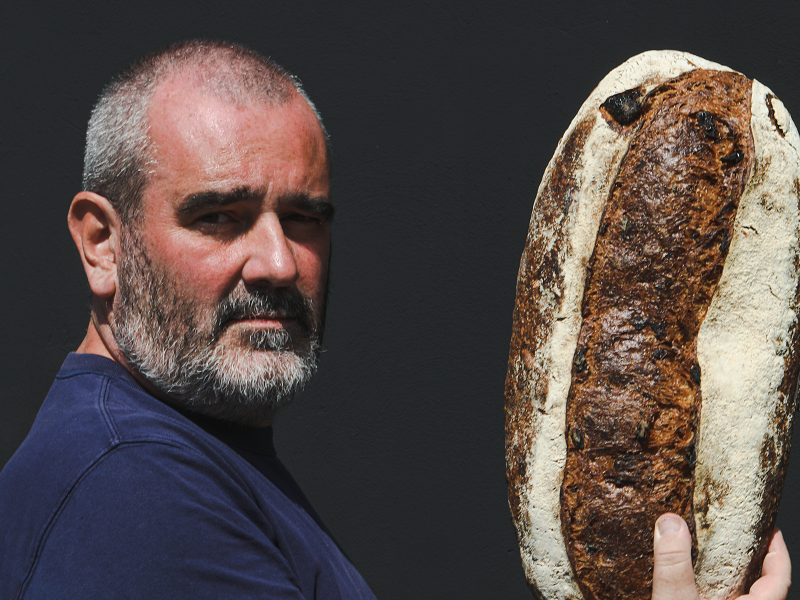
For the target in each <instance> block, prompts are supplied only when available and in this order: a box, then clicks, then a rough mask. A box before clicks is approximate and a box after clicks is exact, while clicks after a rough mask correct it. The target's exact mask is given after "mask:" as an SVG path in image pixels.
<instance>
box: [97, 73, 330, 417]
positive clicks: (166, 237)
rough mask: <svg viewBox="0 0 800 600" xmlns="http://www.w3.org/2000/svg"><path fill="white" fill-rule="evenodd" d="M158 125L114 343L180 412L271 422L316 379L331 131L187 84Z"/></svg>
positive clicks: (127, 252)
mask: <svg viewBox="0 0 800 600" xmlns="http://www.w3.org/2000/svg"><path fill="white" fill-rule="evenodd" d="M149 124H150V137H151V140H152V142H153V145H154V151H153V158H154V163H155V164H154V167H153V172H152V174H151V176H150V179H149V183H148V187H147V189H146V191H145V195H144V203H143V215H142V220H141V223H140V224H138V227H137V226H136V225H134V227H132V228H131V229H135V231H124V232H123V235H122V236H121V244H120V245H121V258H120V265H119V273H118V288H119V293H118V294H117V296H116V297H115V302H114V309H113V313H112V326H113V329H114V335H115V339H116V341H117V343H118V345H119V346H120V349H121V350H122V351H123V353H124V354H125V355H126V358H127V359H128V360H129V361H130V362H131V364H132V365H133V366H134V367H135V368H136V369H137V370H138V371H139V373H141V374H142V375H143V376H144V377H145V378H146V379H147V380H148V381H149V382H150V383H151V384H152V385H153V386H154V387H156V388H157V389H158V390H160V391H161V392H163V393H164V394H166V395H167V396H169V398H170V399H171V400H172V401H174V402H176V403H178V404H180V405H183V406H185V407H187V408H192V409H194V410H198V411H201V412H204V413H206V414H210V415H212V416H216V417H218V418H223V419H226V420H232V421H237V422H243V423H251V424H258V423H263V422H268V421H269V419H270V418H271V416H272V414H273V413H274V411H275V409H276V408H277V407H278V406H280V405H281V404H282V403H285V402H286V401H287V400H288V399H290V398H291V397H292V396H293V395H294V393H296V392H297V391H298V390H299V389H300V388H302V386H303V385H304V384H305V382H306V381H307V380H308V378H309V377H310V376H311V374H312V373H313V371H314V369H315V368H316V358H317V353H318V348H319V336H320V335H321V332H322V325H323V321H324V303H325V290H326V284H327V268H328V258H329V253H330V224H329V221H330V218H331V216H332V213H333V209H332V206H331V204H330V200H329V196H330V189H329V175H328V161H327V153H326V148H325V139H324V136H323V133H322V129H321V127H320V125H319V123H318V121H317V119H316V117H315V115H314V113H313V111H312V110H311V109H310V107H309V106H308V105H307V103H306V102H305V101H304V100H302V98H300V97H299V96H297V97H295V98H294V99H293V100H291V101H290V102H288V103H287V104H285V105H283V106H279V107H272V108H270V107H268V106H264V105H252V106H251V105H247V106H237V105H233V104H229V103H226V102H224V101H222V100H220V99H218V98H217V97H215V96H213V95H211V94H208V93H205V92H203V91H200V90H197V89H195V88H193V87H192V86H191V85H190V84H188V83H187V82H185V81H181V80H173V81H170V82H167V83H165V84H164V85H162V86H161V87H160V88H159V89H158V90H157V92H156V95H155V97H154V98H153V102H152V105H151V111H150V114H149Z"/></svg>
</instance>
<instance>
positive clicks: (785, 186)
mask: <svg viewBox="0 0 800 600" xmlns="http://www.w3.org/2000/svg"><path fill="white" fill-rule="evenodd" d="M694 69H709V70H720V71H730V69H727V68H726V67H723V66H721V65H717V64H715V63H711V62H709V61H705V60H703V59H701V58H698V57H694V56H691V55H689V54H685V53H680V52H673V51H663V52H647V53H644V54H641V55H639V56H636V57H634V58H632V59H630V60H629V61H627V62H626V63H624V64H623V65H621V66H620V67H618V68H617V69H615V70H614V71H612V72H611V73H610V74H609V75H608V76H607V77H606V78H605V79H603V81H602V82H601V83H600V85H599V86H598V87H597V89H596V90H595V91H594V92H593V93H592V95H591V96H590V97H589V99H588V100H587V101H586V102H585V103H584V105H583V106H582V107H581V109H580V111H579V112H578V115H577V116H576V117H575V119H574V120H573V122H572V123H571V124H570V127H569V128H568V129H567V132H566V133H565V134H564V137H563V138H562V140H561V142H560V143H559V145H558V148H557V150H556V153H555V156H554V158H553V159H552V160H551V162H550V164H549V165H548V167H547V170H546V172H545V175H544V178H543V180H542V183H541V185H540V187H539V191H538V194H537V198H536V201H535V204H534V209H533V214H532V217H531V223H530V230H529V234H528V239H527V243H526V249H525V252H524V254H523V256H522V260H521V264H520V271H519V278H518V284H517V304H516V307H515V311H514V329H513V336H512V341H511V352H510V357H509V370H508V378H507V381H506V400H507V402H506V434H507V449H506V461H507V477H508V482H509V504H510V507H511V511H512V516H513V519H514V523H515V525H516V528H517V533H518V539H519V544H520V549H521V555H522V561H523V566H524V568H525V572H526V576H527V578H528V581H529V583H530V585H531V587H532V589H533V590H534V593H535V594H536V595H537V596H541V597H544V598H554V599H555V598H564V599H566V598H575V599H578V598H582V597H583V596H582V594H581V592H580V589H579V586H578V583H577V581H576V579H575V577H574V575H573V570H572V567H571V565H570V558H569V556H568V553H567V549H566V545H565V542H564V538H563V535H562V522H561V516H560V513H561V508H560V494H561V484H562V477H563V472H564V465H565V462H566V455H567V439H566V434H565V431H566V408H567V397H568V394H569V390H570V386H571V380H572V372H573V361H574V360H575V357H576V345H577V340H578V335H579V331H580V328H581V321H582V319H581V305H582V300H583V295H584V284H585V282H586V267H587V265H588V264H589V261H590V258H591V256H592V252H593V250H594V246H595V240H596V237H597V231H598V228H599V226H600V222H601V218H602V215H603V210H604V207H605V205H606V202H607V200H608V198H609V195H610V192H611V187H612V185H613V183H614V180H615V177H616V176H617V173H618V170H619V167H620V164H621V162H622V160H623V158H624V156H625V154H626V151H627V148H628V144H629V142H630V139H631V137H632V136H633V135H634V133H635V132H636V130H637V129H638V125H637V124H636V123H634V124H633V125H631V126H630V127H620V126H619V125H618V124H617V123H615V122H613V120H609V119H606V118H603V116H602V115H601V111H600V110H599V106H600V105H601V104H602V103H603V102H604V101H605V100H606V99H607V98H609V97H610V96H614V95H615V94H620V93H622V92H625V91H626V90H631V89H634V88H638V89H639V90H640V91H641V93H642V94H643V95H644V94H647V93H648V92H650V91H651V90H653V89H654V88H655V87H656V86H657V85H659V84H661V83H663V82H664V81H666V80H669V79H672V78H674V77H677V76H679V75H681V74H682V73H685V72H687V71H692V70H694ZM764 90H765V88H763V86H760V85H759V84H757V83H756V84H754V87H753V94H752V97H753V109H752V123H753V124H752V129H753V136H754V139H755V144H756V162H755V167H754V168H753V173H752V175H751V181H750V183H749V184H748V187H747V189H746V193H745V195H743V197H742V200H741V203H740V207H739V212H738V213H737V217H736V220H735V225H734V233H733V236H732V239H731V242H730V250H729V255H728V259H727V262H726V264H725V268H724V271H723V275H722V279H721V281H720V284H719V292H718V294H717V295H716V296H715V297H714V301H713V302H712V306H711V308H709V311H708V316H707V319H706V322H704V324H703V327H702V328H701V332H700V336H699V338H698V341H697V345H698V348H697V353H698V361H699V362H700V367H701V371H702V373H703V379H702V383H701V390H702V396H703V399H704V400H703V407H702V411H701V426H700V435H699V440H698V445H697V460H698V467H697V486H696V488H695V489H696V493H695V500H694V502H695V504H699V505H701V506H703V507H707V509H706V508H704V509H703V510H702V511H700V512H697V511H696V520H697V530H698V545H699V560H698V563H697V566H698V581H699V582H700V584H701V586H702V587H703V590H704V592H706V593H707V594H711V595H709V596H708V597H715V598H716V597H718V598H726V597H728V596H729V595H730V593H731V592H730V590H731V589H733V587H730V586H731V585H733V586H734V587H735V586H736V585H739V586H740V587H741V582H742V581H744V579H743V578H742V577H746V576H747V575H745V576H742V577H740V578H739V581H738V582H735V581H731V580H730V578H729V577H728V575H729V573H730V571H728V572H726V571H725V570H724V567H722V568H721V567H720V566H719V565H729V564H731V563H730V560H731V557H735V559H736V560H737V561H738V562H737V563H735V565H734V566H733V567H732V570H733V571H736V572H737V573H741V572H743V571H745V570H746V569H747V565H749V564H751V558H752V557H753V556H755V554H754V553H753V552H752V551H749V550H745V551H742V550H741V549H742V548H749V546H748V544H749V545H752V544H753V543H754V541H760V540H756V538H754V537H753V536H754V535H755V534H753V533H752V532H751V533H748V531H746V530H748V527H747V526H745V525H742V523H743V522H744V521H746V520H747V519H750V521H749V522H752V514H753V513H752V512H750V513H748V514H747V515H744V516H738V517H734V516H721V514H722V513H724V511H725V510H726V507H728V506H729V505H730V504H731V502H729V501H728V497H727V496H725V494H727V493H729V491H728V490H729V488H730V487H735V488H737V489H736V493H741V494H744V495H745V496H747V495H750V496H752V497H753V498H755V499H751V500H750V503H751V505H754V506H755V507H756V508H755V510H756V511H761V512H760V513H758V514H765V513H769V514H768V515H767V517H766V518H765V519H761V520H760V521H759V523H760V525H759V526H757V527H749V530H753V529H758V530H759V531H760V532H761V533H759V534H758V535H761V536H762V537H763V535H764V533H763V532H764V531H768V529H769V528H770V527H771V524H772V520H771V519H773V518H774V513H775V510H776V507H777V495H779V490H780V485H781V484H782V481H783V470H784V469H785V456H786V454H787V452H788V444H789V439H790V438H789V436H790V432H791V425H790V418H791V404H792V400H793V396H794V392H795V388H796V384H795V381H796V379H797V362H798V361H797V358H796V356H795V352H796V346H797V324H796V318H795V314H796V309H797V287H798V282H797V270H798V259H797V246H798V242H797V237H798V234H797V230H798V200H797V195H798V193H797V187H796V186H797V185H798V184H796V183H795V181H796V179H797V178H798V174H797V171H798V159H797V151H796V149H797V148H798V147H800V143H798V136H797V132H796V130H795V129H794V126H793V125H792V124H791V119H790V118H789V116H788V113H786V111H785V109H783V107H782V105H780V103H779V102H778V101H777V100H776V99H774V98H772V97H771V95H770V94H769V93H768V91H764ZM768 98H770V100H769V106H771V107H772V110H767V112H766V114H763V113H764V110H762V109H761V108H760V107H757V106H756V104H757V103H758V102H761V103H762V105H763V106H764V107H766V106H767V104H766V101H767V99H768ZM778 128H780V129H781V131H778V130H777V129H778ZM770 163H771V166H770ZM779 163H780V165H781V166H778V167H777V168H776V166H777V165H778V164H779ZM765 198H766V200H764V199H765ZM751 204H755V205H758V206H760V207H761V209H760V211H759V210H755V209H752V208H751V207H750V205H751ZM754 210H755V212H756V213H757V215H756V216H753V217H752V218H751V217H747V218H751V220H752V219H756V220H758V219H761V220H760V221H758V224H751V225H750V226H752V227H754V228H755V229H757V230H758V231H759V232H762V229H763V232H764V234H763V236H762V238H763V240H764V241H762V238H759V242H758V243H757V244H756V245H755V246H754V245H753V243H751V239H753V238H755V234H752V235H751V233H752V232H750V230H749V229H747V223H748V222H749V221H748V222H744V221H743V219H745V218H746V215H750V214H751V213H753V211H754ZM753 223H755V221H753ZM759 224H760V225H761V228H759V227H758V225H759ZM768 232H769V233H768ZM748 257H749V258H748ZM753 257H755V259H753ZM747 259H753V260H756V261H757V262H759V263H760V266H761V267H762V268H761V270H758V272H757V273H751V277H750V278H741V276H740V275H737V274H736V273H737V272H741V271H742V270H744V271H745V272H748V273H749V272H750V271H748V269H750V270H752V267H748V266H747V265H748V264H749V263H748V262H747ZM771 261H774V262H775V264H774V265H773V264H772V262H771ZM729 264H730V265H731V266H730V268H729ZM733 265H737V268H739V271H731V269H733V268H734V267H733ZM739 265H741V266H740V267H739ZM753 278H758V279H757V282H756V283H754V284H753V285H760V286H761V292H764V293H766V294H768V295H769V301H761V300H759V298H762V297H763V296H764V294H763V293H760V292H756V291H754V292H753V293H752V295H750V292H749V291H748V290H746V289H745V286H748V285H750V281H751V280H752V279H753ZM767 283H769V284H770V285H767ZM770 288H771V289H770ZM770 292H772V293H770ZM743 295H744V296H748V303H747V308H740V307H739V304H737V303H738V302H739V300H738V298H739V297H740V296H743ZM732 304H733V305H736V306H737V311H738V312H737V311H732V310H731V309H730V308H729V307H730V306H731V305H732ZM734 315H735V316H734ZM743 318H744V319H750V321H751V322H752V323H753V324H752V326H750V328H749V329H742V328H732V326H731V321H732V320H737V319H738V320H741V319H743ZM712 324H713V325H712ZM721 332H722V333H721ZM726 336H733V337H736V336H738V337H736V339H737V340H738V342H737V343H738V344H739V345H736V344H734V343H733V342H732V346H731V348H733V347H735V348H736V350H733V349H731V348H726V349H723V350H720V347H721V346H724V345H725V344H724V343H723V342H722V341H721V340H724V339H726ZM756 338H758V340H760V342H763V343H761V345H760V346H759V352H762V354H759V355H758V356H759V358H757V359H754V364H755V366H754V367H753V368H750V367H749V366H748V368H747V369H743V368H741V364H744V363H748V360H749V359H748V357H747V356H746V355H744V354H741V353H742V352H744V353H746V352H748V351H749V349H750V345H748V344H751V345H752V344H753V341H754V340H755V339H756ZM770 352H771V354H770ZM720 360H722V361H727V362H722V363H720V362H719V361H720ZM749 364H750V363H748V365H749ZM719 365H723V366H719ZM725 365H728V366H725ZM726 368H727V369H730V368H733V369H734V370H736V371H737V376H741V377H742V378H744V377H746V374H747V373H749V372H750V371H753V373H754V375H753V377H754V379H753V381H755V382H756V383H753V384H752V385H751V386H750V387H749V388H747V389H748V390H750V389H752V390H755V391H757V394H760V396H759V398H761V399H760V400H756V399H753V401H754V402H756V403H757V404H756V406H758V407H763V408H754V409H750V410H755V415H753V417H752V418H751V420H752V419H755V420H758V418H759V417H758V416H759V415H761V414H766V413H765V410H766V409H767V407H768V406H769V407H770V408H769V410H771V411H772V412H771V414H773V415H776V416H774V417H771V418H772V419H773V421H776V422H777V425H774V424H764V423H763V422H762V423H761V424H759V426H760V427H763V428H762V429H761V430H760V432H759V433H758V434H755V438H757V443H756V442H755V441H753V439H751V438H753V436H750V437H748V436H747V435H745V434H741V435H740V438H741V439H740V438H737V440H736V442H737V443H738V445H739V449H738V450H737V452H742V453H746V452H747V450H746V448H747V447H748V443H749V446H750V447H751V451H750V454H751V455H752V448H756V447H757V449H756V454H755V458H753V457H752V456H751V457H750V458H749V459H748V460H750V461H751V463H752V464H753V467H752V468H753V473H752V475H751V476H749V479H748V480H747V481H746V482H741V481H738V480H737V479H736V475H737V474H736V473H728V474H726V473H723V472H721V471H719V470H717V466H716V465H717V463H718V461H719V460H720V459H721V458H723V459H730V458H732V457H733V455H732V454H731V453H730V452H729V453H727V454H724V456H720V455H716V456H715V455H714V452H715V451H716V450H718V449H719V447H720V446H722V445H724V444H722V443H720V442H719V441H718V440H724V439H726V438H724V437H719V436H721V435H722V434H720V433H719V430H718V429H716V430H715V429H712V425H711V424H710V423H711V421H713V418H712V417H713V415H715V414H717V415H725V414H727V413H726V412H725V411H727V410H729V407H724V408H721V409H715V408H713V407H712V408H709V406H710V405H709V402H711V403H716V402H718V398H722V399H723V400H722V402H725V401H726V400H725V399H729V400H728V401H729V402H734V403H735V402H736V400H733V399H731V398H732V396H731V395H730V391H727V389H728V388H730V385H729V384H727V383H726V376H725V369H726ZM707 374H708V375H707ZM742 381H743V380H742ZM748 381H749V380H748ZM737 382H738V380H737ZM742 385H744V383H742ZM758 386H760V387H758ZM712 390H713V391H712ZM740 391H741V393H742V394H744V393H745V392H744V391H743V390H741V389H739V388H737V393H738V392H740ZM751 396H752V395H751ZM706 398H708V399H709V400H706ZM758 403H760V404H758ZM720 406H724V405H723V404H720ZM715 411H716V412H715ZM707 414H709V415H712V417H710V419H711V421H709V422H707V421H706V420H705V417H706V415H707ZM717 420H720V421H722V422H725V421H726V418H725V417H724V416H722V417H717ZM745 429H749V425H748V426H747V427H745ZM736 435H739V434H736ZM748 440H749V441H748ZM729 450H731V449H729ZM731 452H732V450H731ZM736 456H737V457H738V456H739V455H738V454H736ZM736 460H739V459H738V458H737V459H736ZM757 481H761V482H762V483H757ZM742 488H744V489H742ZM698 495H702V497H701V498H698ZM730 498H731V501H733V498H734V497H733V496H731V497H730ZM704 502H705V504H703V503H704ZM735 502H736V503H741V502H743V500H741V499H739V498H738V497H736V499H735ZM736 518H738V519H739V520H738V521H737V520H735V519H736ZM701 521H702V522H701ZM717 523H719V525H717ZM723 523H724V524H725V527H723V525H722V524H723ZM748 536H749V537H748ZM720 540H721V541H720ZM748 540H749V541H748ZM720 547H723V548H731V549H730V550H719V548H720ZM756 554H757V552H756ZM705 565H709V566H708V567H706V566H705ZM712 565H713V566H712ZM720 582H722V583H721V584H720ZM720 586H722V587H720ZM725 586H729V587H727V588H726V587H725ZM723 588H724V589H723ZM714 590H723V591H714ZM725 590H727V591H725Z"/></svg>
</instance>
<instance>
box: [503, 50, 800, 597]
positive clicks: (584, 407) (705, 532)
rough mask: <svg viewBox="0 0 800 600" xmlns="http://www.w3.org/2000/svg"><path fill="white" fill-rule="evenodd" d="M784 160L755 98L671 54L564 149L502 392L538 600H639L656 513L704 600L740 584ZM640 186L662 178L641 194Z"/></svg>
mask: <svg viewBox="0 0 800 600" xmlns="http://www.w3.org/2000/svg"><path fill="white" fill-rule="evenodd" d="M681 94H684V95H685V98H686V99H687V100H686V101H685V102H684V101H683V100H682V98H684V96H681ZM748 99H749V100H748ZM748 102H749V104H748ZM657 119H660V121H659V123H657V124H654V121H655V120H657ZM665 119H666V120H667V121H669V123H668V124H667V125H664V124H663V123H662V122H661V121H665ZM670 123H671V124H670ZM748 125H749V127H748ZM669 127H671V128H672V129H669ZM642 136H644V137H642ZM659 136H661V137H659ZM662 148H663V149H664V151H663V152H662ZM799 148H800V137H799V136H798V133H797V130H796V128H795V127H794V124H793V123H792V121H791V118H790V117H789V115H788V113H787V112H786V110H785V108H784V107H783V105H782V104H781V103H780V101H778V100H777V99H776V98H775V97H774V96H773V95H772V93H771V92H770V91H769V90H768V89H767V88H765V87H764V86H762V85H761V84H759V83H758V82H756V81H753V82H751V81H750V80H747V79H745V78H744V77H743V76H741V75H739V74H737V73H734V72H731V70H730V69H728V68H726V67H723V66H721V65H717V64H714V63H710V62H708V61H705V60H703V59H701V58H698V57H694V56H691V55H689V54H685V53H680V52H672V51H664V52H647V53H644V54H641V55H639V56H636V57H634V58H632V59H630V60H629V61H627V62H626V63H624V64H623V65H621V66H620V67H618V68H617V69H615V70H614V71H612V72H611V73H610V74H609V75H608V76H607V77H606V78H605V79H604V80H603V81H602V82H601V83H600V85H599V86H598V87H597V89H596V90H595V91H594V92H593V93H592V94H591V96H590V97H589V99H588V100H587V101H586V102H585V103H584V105H583V106H582V107H581V109H580V111H579V112H578V115H577V116H576V117H575V119H574V120H573V122H572V123H571V125H570V127H569V128H568V130H567V132H566V133H565V134H564V137H563V138H562V140H561V142H560V143H559V146H558V148H557V150H556V153H555V156H554V157H553V159H552V160H551V162H550V164H549V165H548V167H547V170H546V172H545V175H544V178H543V180H542V183H541V185H540V187H539V191H538V195H537V198H536V201H535V204H534V209H533V215H532V217H531V224H530V230H529V233H528V239H527V243H526V249H525V252H524V254H523V256H522V261H521V264H520V271H519V278H518V283H517V303H516V307H515V311H514V329H513V336H512V342H511V352H510V357H509V370H508V378H507V381H506V435H507V442H506V446H507V450H506V460H507V477H508V482H509V504H510V507H511V511H512V516H513V519H514V523H515V525H516V527H517V532H518V538H519V543H520V549H521V554H522V560H523V565H524V568H525V572H526V575H527V578H528V581H529V583H530V585H531V587H532V589H533V590H534V593H535V594H537V595H540V596H542V597H544V598H576V599H577V598H587V599H588V598H617V597H626V598H629V597H636V596H637V595H639V596H641V597H642V598H648V597H649V583H648V578H649V577H650V576H651V569H652V567H651V561H652V559H651V555H652V552H651V545H652V527H653V524H654V521H655V517H656V516H657V514H658V513H659V512H664V511H665V510H671V511H673V512H678V513H679V514H682V515H683V516H684V517H685V518H686V519H687V522H689V525H690V528H691V529H692V531H693V532H695V533H696V576H697V580H698V585H699V587H700V589H701V595H702V596H703V597H705V598H721V599H726V598H730V597H735V596H736V595H739V594H741V593H742V592H743V591H744V590H746V587H747V586H749V584H750V583H751V582H752V580H753V579H754V578H755V577H757V575H758V572H759V569H760V563H761V560H762V558H763V555H764V552H765V550H766V542H767V540H768V535H769V533H770V531H771V529H772V527H773V525H774V519H775V514H776V512H777V505H778V500H779V497H780V490H781V486H782V484H783V479H784V475H785V468H786V460H787V457H788V450H789V445H790V441H791V417H792V414H793V408H794V399H795V393H796V389H797V377H798V366H799V365H800V357H798V355H797V352H798V321H797V308H798V282H799V272H800V258H799V257H798V246H800V243H799V242H798V237H799V235H800V234H799V233H798V232H799V231H800V209H799V208H798V197H799V196H800V157H799V155H798V149H799ZM637 152H638V154H637ZM669 152H672V154H669ZM670 157H671V158H670ZM690 159H691V160H690ZM692 160H694V162H692ZM626 161H627V162H626ZM704 161H705V162H704ZM677 163H680V164H682V165H683V167H680V168H678V167H676V168H677V171H676V172H674V173H673V172H672V171H670V169H672V168H673V166H674V164H677ZM681 168H683V171H681ZM637 169H638V171H637ZM642 169H645V170H650V171H658V173H656V175H657V177H655V179H652V180H648V181H650V183H649V184H648V185H649V186H650V187H649V188H647V189H645V187H646V186H645V187H643V186H644V184H641V182H640V181H639V180H640V179H641V180H642V181H644V180H645V179H646V177H644V176H641V177H640V176H638V175H637V172H640V171H641V170H642ZM659 178H660V179H659ZM637 186H638V187H637ZM626 190H627V191H626ZM637 194H638V196H637ZM637 198H638V200H637ZM656 199H658V201H657V202H656ZM648 201H649V202H650V204H651V205H652V207H651V208H652V210H651V209H650V208H648V209H647V210H644V209H641V208H640V207H639V206H638V205H637V204H636V203H637V202H639V203H646V202H648ZM648 210H651V212H648ZM653 211H655V212H653ZM658 211H661V212H658ZM645 217H647V218H645ZM684 217H685V218H684ZM676 219H677V221H676ZM670 223H671V225H670ZM676 223H677V226H676ZM670 227H671V229H670ZM694 240H697V242H696V243H695V241H694ZM681 244H682V245H681ZM698 248H699V250H698ZM659 260H660V261H661V262H659ZM670 261H671V262H670ZM637 269H638V270H637ZM614 273H616V279H615V275H614ZM659 273H660V274H659ZM665 273H666V274H665ZM670 273H672V274H673V275H674V279H670V277H669V274H670ZM665 281H667V283H666V284H665V283H664V282H665ZM676 282H677V283H676ZM673 284H674V285H673ZM676 286H677V287H676ZM677 288H680V289H677ZM670 289H672V292H673V293H672V295H670V292H669V290H670ZM676 289H677V291H675V290H676ZM608 365H611V366H610V367H609V366H608ZM637 398H638V400H637ZM637 402H639V404H637ZM609 407H610V408H609ZM678 408H680V409H681V410H678ZM623 409H624V410H623ZM604 411H605V412H604ZM626 411H627V412H626ZM695 464H696V466H695ZM665 465H666V466H665ZM693 467H694V468H693ZM637 502H638V504H637ZM645 504H647V507H645V506H644V505H645ZM615 519H616V520H615ZM592 536H594V538H593V537H592ZM626 544H627V545H626Z"/></svg>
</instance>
